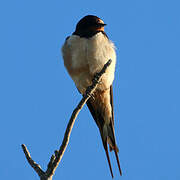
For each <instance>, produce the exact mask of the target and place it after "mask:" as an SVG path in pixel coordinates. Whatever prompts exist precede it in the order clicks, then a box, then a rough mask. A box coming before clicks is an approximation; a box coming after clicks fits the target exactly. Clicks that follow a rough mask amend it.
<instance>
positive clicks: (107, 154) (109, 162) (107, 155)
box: [104, 142, 114, 178]
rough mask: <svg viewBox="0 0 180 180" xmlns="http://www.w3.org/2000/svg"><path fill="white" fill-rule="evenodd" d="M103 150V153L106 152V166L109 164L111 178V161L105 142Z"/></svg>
mask: <svg viewBox="0 0 180 180" xmlns="http://www.w3.org/2000/svg"><path fill="white" fill-rule="evenodd" d="M104 149H105V152H106V157H107V160H108V164H109V169H110V172H111V176H112V178H113V177H114V176H113V172H112V167H111V161H110V158H109V152H108V146H107V142H106V145H105V147H104Z"/></svg>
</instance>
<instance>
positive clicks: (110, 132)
mask: <svg viewBox="0 0 180 180" xmlns="http://www.w3.org/2000/svg"><path fill="white" fill-rule="evenodd" d="M106 25H107V24H105V23H104V22H103V20H102V19H100V18H99V17H97V16H94V15H86V16H85V17H83V18H82V19H80V20H79V22H78V23H77V24H76V28H75V31H74V32H73V33H72V35H70V36H68V37H67V38H66V40H65V43H64V44H63V46H62V49H61V51H62V56H63V60H64V66H65V68H66V69H67V71H68V73H69V75H70V76H71V78H72V80H73V81H74V83H75V85H76V87H77V89H78V91H79V92H80V93H81V94H82V95H84V94H85V91H86V88H87V87H88V86H90V85H91V84H92V79H93V77H94V75H95V74H96V73H97V72H99V71H100V70H101V69H102V68H103V66H104V64H105V63H106V62H107V61H108V60H109V59H111V60H112V63H111V65H110V66H109V67H108V69H107V71H106V73H105V74H103V76H102V78H101V82H100V83H99V84H98V86H97V88H96V89H95V91H94V92H93V95H92V96H91V97H90V98H89V99H88V101H87V102H86V104H87V106H88V108H89V111H90V113H91V114H92V117H93V119H94V120H95V122H96V124H97V126H98V128H99V132H100V135H101V139H102V143H103V147H104V149H105V153H106V157H107V161H108V165H109V168H110V173H111V176H112V178H113V177H114V175H113V172H112V167H111V162H110V158H109V152H108V145H109V150H110V151H112V150H113V151H114V152H115V157H116V160H117V165H118V169H119V172H120V175H122V171H121V167H120V162H119V157H118V152H119V150H118V147H117V145H116V139H115V130H114V107H113V88H112V83H113V80H114V73H115V65H116V52H115V45H114V43H113V42H112V41H111V40H110V39H109V38H108V36H107V34H106V33H105V31H104V27H105V26H106Z"/></svg>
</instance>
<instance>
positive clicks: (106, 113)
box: [87, 87, 122, 178]
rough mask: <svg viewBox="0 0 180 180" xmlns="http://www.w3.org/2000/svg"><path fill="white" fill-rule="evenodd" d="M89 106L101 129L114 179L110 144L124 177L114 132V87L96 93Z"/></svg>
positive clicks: (89, 101)
mask: <svg viewBox="0 0 180 180" xmlns="http://www.w3.org/2000/svg"><path fill="white" fill-rule="evenodd" d="M87 106H88V108H89V110H90V112H91V114H92V116H93V118H94V120H95V122H96V124H97V126H98V128H99V131H100V135H101V139H102V143H103V146H104V149H105V152H106V157H107V160H108V165H109V169H110V172H111V176H112V178H113V172H112V167H111V162H110V158H109V152H108V144H109V149H110V151H112V150H113V151H114V152H115V156H116V161H117V164H118V168H119V172H120V175H122V171H121V168H120V163H119V158H118V151H119V150H118V147H117V145H116V140H115V132H114V111H113V101H112V87H111V88H110V89H109V90H107V91H104V92H99V91H97V92H95V93H94V99H93V98H90V99H89V100H88V101H87ZM110 113H111V114H110ZM108 118H110V119H108Z"/></svg>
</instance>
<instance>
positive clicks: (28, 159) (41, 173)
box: [21, 144, 44, 177]
mask: <svg viewBox="0 0 180 180" xmlns="http://www.w3.org/2000/svg"><path fill="white" fill-rule="evenodd" d="M21 147H22V149H23V151H24V154H25V156H26V159H27V161H28V163H29V164H30V165H31V167H32V168H33V169H34V170H35V171H36V172H37V174H38V175H39V176H40V177H41V176H43V175H44V172H43V170H42V169H41V167H40V165H39V164H37V163H36V162H35V161H33V160H32V158H31V155H30V153H29V151H28V149H27V147H26V146H25V144H22V145H21Z"/></svg>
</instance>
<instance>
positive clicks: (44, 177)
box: [21, 59, 112, 180]
mask: <svg viewBox="0 0 180 180" xmlns="http://www.w3.org/2000/svg"><path fill="white" fill-rule="evenodd" d="M111 62H112V60H111V59H110V60H109V61H108V62H107V63H106V64H105V65H104V67H103V68H102V70H101V71H100V72H99V73H97V74H95V76H94V78H93V80H92V85H91V86H89V87H87V89H86V92H85V94H84V96H83V98H82V99H81V101H80V102H79V104H78V106H77V107H76V108H75V109H74V111H73V113H72V115H71V118H70V120H69V122H68V125H67V128H66V131H65V134H64V138H63V142H62V144H61V146H60V148H59V150H56V151H55V153H54V154H53V155H52V156H51V159H50V161H49V163H48V166H47V170H46V171H45V172H44V171H43V170H42V169H41V167H40V165H39V164H37V163H36V162H35V161H33V160H32V158H31V156H30V153H29V151H28V149H27V147H26V146H25V145H24V144H22V145H21V146H22V149H23V152H24V154H25V157H26V159H27V161H28V163H29V164H30V165H31V167H32V168H33V169H34V170H35V171H36V173H37V174H38V175H39V177H40V180H52V177H53V175H54V173H55V170H56V168H57V167H58V165H59V163H60V161H61V159H62V157H63V155H64V152H65V150H66V147H67V145H68V143H69V138H70V134H71V131H72V128H73V125H74V122H75V120H76V118H77V116H78V114H79V112H80V110H81V109H82V108H83V106H84V104H85V103H86V102H87V100H88V99H89V98H90V97H91V95H92V93H93V92H94V90H95V89H96V87H97V85H98V83H99V81H100V78H101V77H102V75H103V74H104V73H105V72H106V69H107V68H108V66H109V65H110V64H111Z"/></svg>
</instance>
